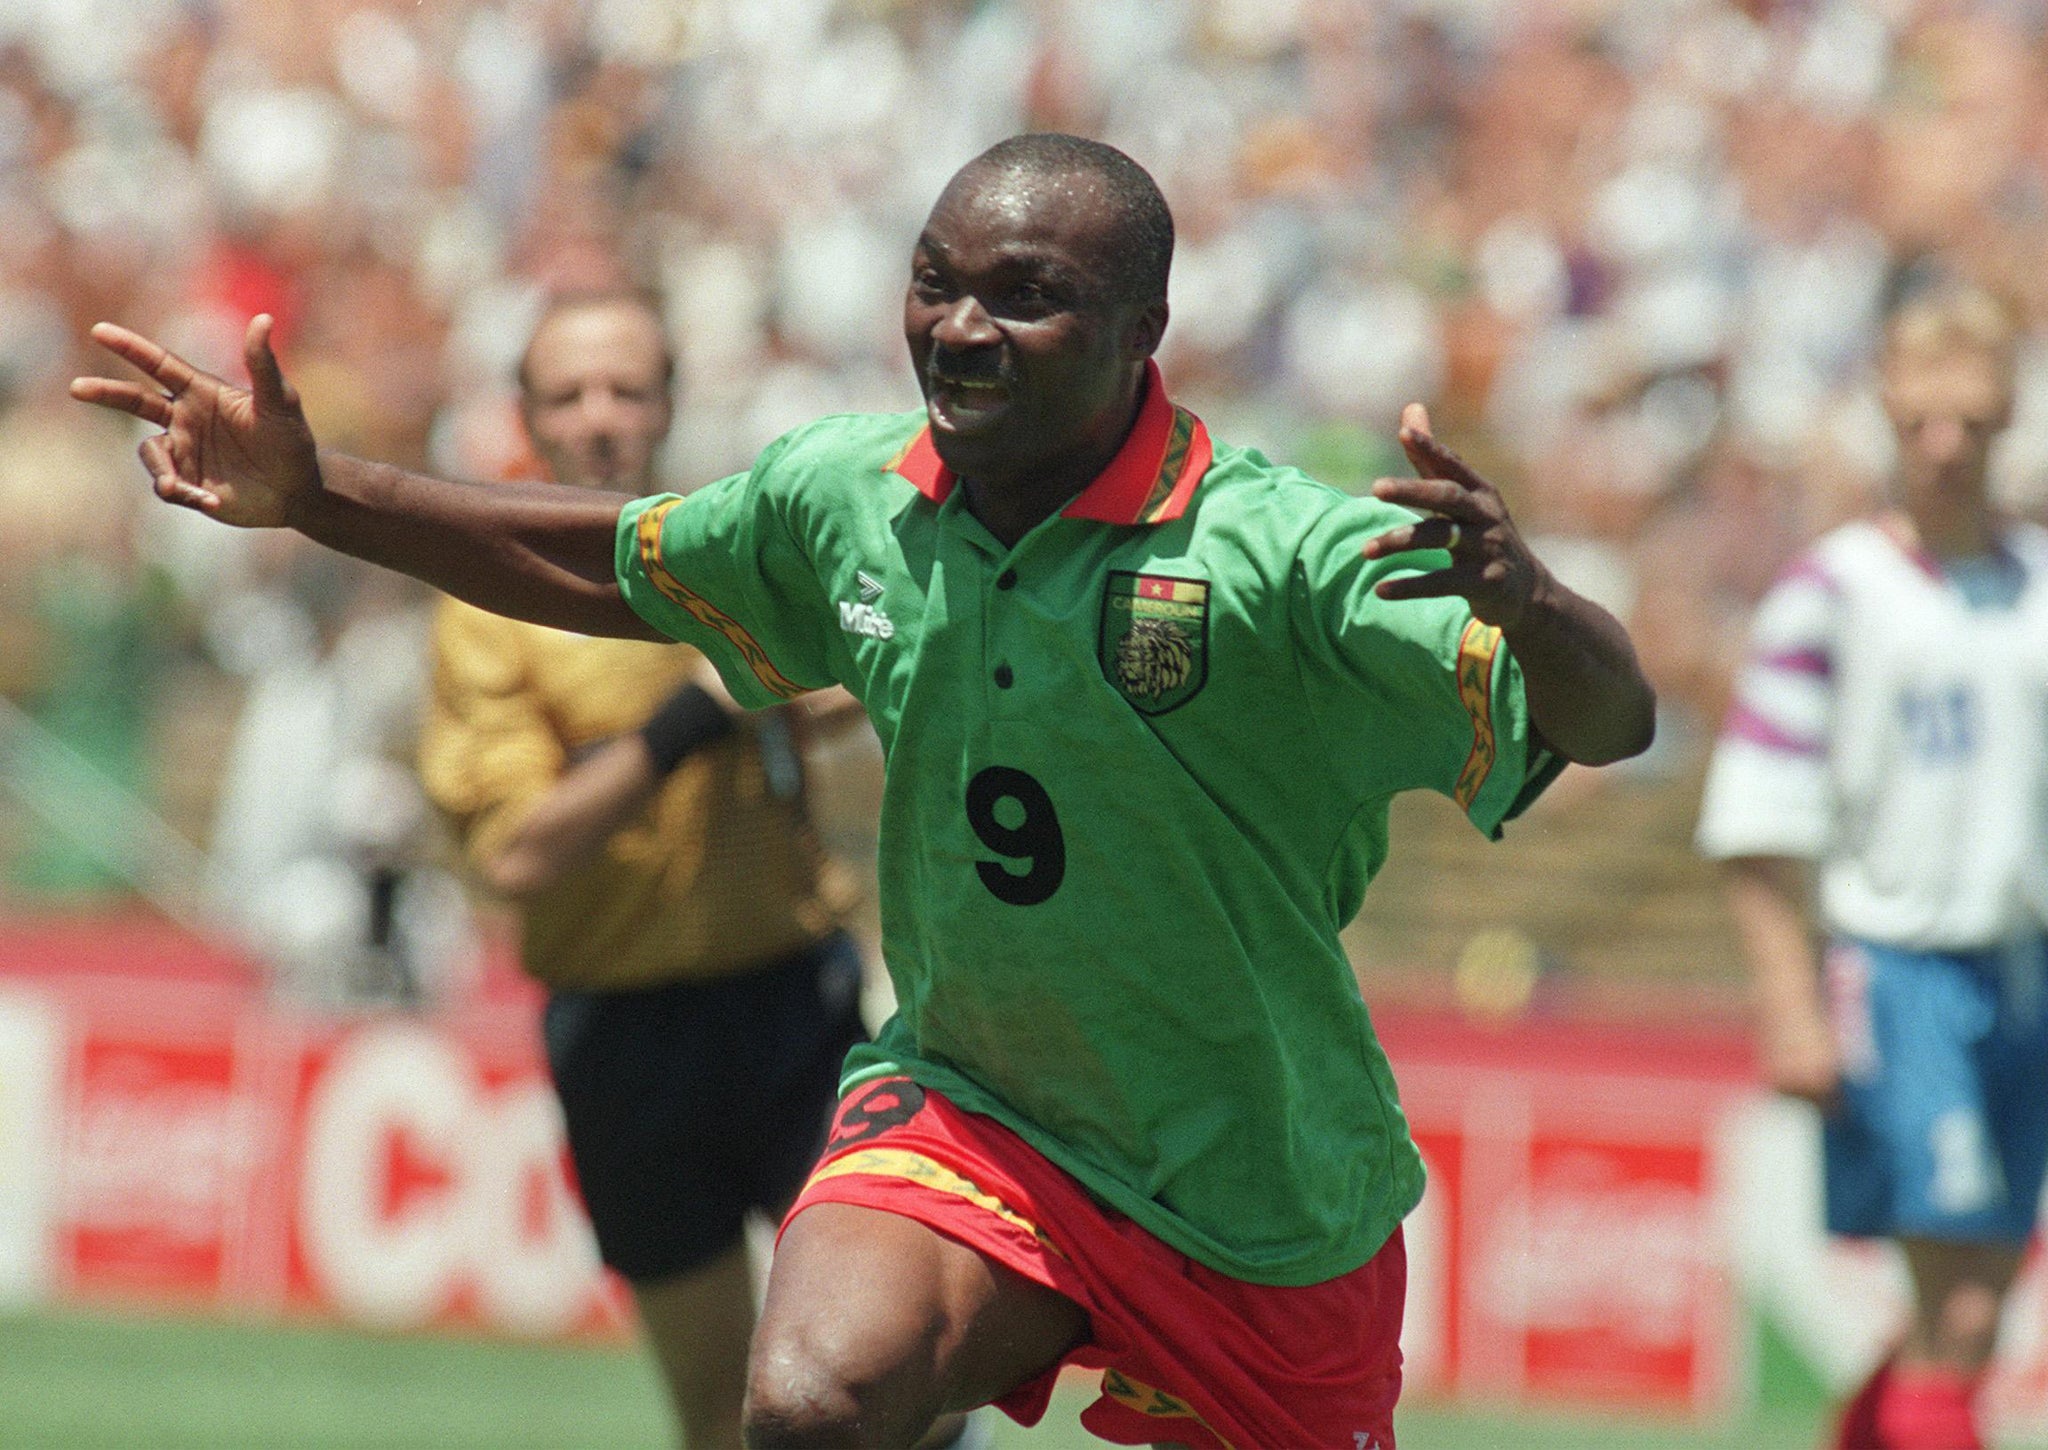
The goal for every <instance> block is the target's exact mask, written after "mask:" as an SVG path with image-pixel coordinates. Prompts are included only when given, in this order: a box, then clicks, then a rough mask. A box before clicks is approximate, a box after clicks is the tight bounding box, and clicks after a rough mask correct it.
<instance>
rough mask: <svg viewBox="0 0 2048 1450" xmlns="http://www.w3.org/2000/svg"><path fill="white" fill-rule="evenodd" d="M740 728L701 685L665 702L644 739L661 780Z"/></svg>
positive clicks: (650, 721)
mask: <svg viewBox="0 0 2048 1450" xmlns="http://www.w3.org/2000/svg"><path fill="white" fill-rule="evenodd" d="M738 728H739V726H738V724H737V723H736V722H735V721H734V720H733V718H732V715H731V713H730V712H729V711H728V710H727V709H726V708H725V706H723V705H721V704H719V703H718V701H717V700H715V699H713V698H712V697H711V695H710V694H709V692H707V691H706V690H704V689H703V688H702V687H701V686H698V685H685V686H683V687H682V688H681V689H680V690H677V691H676V692H675V693H674V694H673V695H670V696H669V697H668V698H667V699H666V700H664V701H662V702H661V705H660V707H659V708H658V709H656V710H655V712H654V714H653V715H652V716H651V717H649V719H648V721H647V723H646V724H645V725H642V726H641V727H640V738H641V739H642V740H644V741H646V742H647V754H648V756H649V757H650V758H651V759H652V760H653V762H654V773H655V775H656V776H657V777H659V776H665V775H667V774H668V773H669V772H671V771H673V770H674V769H675V768H676V767H677V766H678V765H681V764H682V763H683V761H684V759H685V758H686V757H687V756H689V755H691V754H692V753H694V752H696V751H698V750H701V749H703V748H704V747H705V746H707V745H709V744H711V743H712V742H713V741H715V740H723V739H724V738H725V737H726V736H728V735H730V734H732V732H733V731H735V730H737V729H738Z"/></svg>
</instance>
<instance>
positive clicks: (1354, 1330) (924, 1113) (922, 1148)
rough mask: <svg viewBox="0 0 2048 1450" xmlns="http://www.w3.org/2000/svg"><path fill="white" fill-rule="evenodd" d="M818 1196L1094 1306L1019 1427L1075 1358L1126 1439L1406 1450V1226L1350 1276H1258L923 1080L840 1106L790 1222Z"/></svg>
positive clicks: (1120, 1438) (1038, 1384) (1111, 1426)
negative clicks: (1181, 1240) (1185, 1242)
mask: <svg viewBox="0 0 2048 1450" xmlns="http://www.w3.org/2000/svg"><path fill="white" fill-rule="evenodd" d="M814 1203H850V1204H856V1205H859V1206H860V1207H863V1208H874V1209H880V1210H882V1211H883V1212H886V1213H894V1214H900V1215H902V1216H903V1217H905V1218H911V1219H915V1220H917V1221H918V1222H919V1223H922V1224H925V1225H927V1226H928V1227H930V1228H932V1229H935V1230H937V1231H938V1232H940V1233H943V1234H945V1235H946V1236H947V1237H948V1238H951V1239H954V1240H956V1241H957V1242H959V1243H962V1244H965V1245H967V1246H968V1247H969V1248H971V1249H974V1250H976V1251H977V1252H979V1253H981V1254H984V1255H986V1256H987V1257H989V1258H991V1259H994V1260H995V1261H996V1262H998V1263H1000V1264H1003V1265H1005V1266H1007V1267H1008V1268H1010V1269H1012V1270H1014V1271H1016V1272H1017V1273H1019V1274H1022V1275H1024V1277H1026V1278H1028V1279H1031V1280H1034V1281H1035V1282H1037V1283H1040V1284H1043V1285H1045V1286H1046V1287H1047V1288H1049V1289H1052V1290H1054V1291H1056V1292H1058V1293H1061V1294H1064V1295H1066V1297H1068V1298H1069V1299H1072V1300H1073V1301H1074V1302H1075V1303H1077V1304H1079V1305H1080V1306H1081V1307H1082V1308H1083V1309H1084V1310H1086V1311H1087V1314H1088V1319H1089V1324H1090V1327H1091V1330H1092V1335H1091V1337H1090V1339H1089V1340H1088V1342H1086V1343H1084V1344H1082V1345H1080V1346H1078V1347H1077V1348H1075V1349H1074V1350H1072V1351H1071V1352H1069V1353H1068V1355H1067V1356H1066V1358H1065V1360H1064V1361H1062V1363H1061V1364H1058V1365H1053V1366H1051V1367H1049V1368H1048V1369H1047V1370H1046V1371H1045V1373H1043V1374H1041V1375H1039V1376H1038V1377H1037V1378H1036V1379H1033V1380H1031V1381H1029V1382H1027V1383H1025V1384H1022V1385H1019V1386H1018V1387H1017V1388H1016V1389H1014V1390H1012V1391H1011V1392H1010V1393H1009V1394H1007V1395H1005V1396H1003V1398H1001V1399H1000V1400H997V1401H996V1405H997V1407H998V1408H999V1409H1001V1410H1002V1411H1003V1412H1004V1413H1005V1414H1007V1415H1009V1416H1010V1417H1011V1418H1012V1419H1014V1420H1016V1421H1018V1422H1019V1423H1020V1424H1024V1425H1035V1424H1037V1423H1038V1421H1039V1418H1040V1417H1041V1416H1043V1415H1044V1414H1045V1408H1046V1402H1047V1401H1048V1399H1050V1397H1051V1395H1052V1387H1053V1380H1054V1378H1055V1377H1056V1376H1057V1374H1058V1372H1059V1370H1060V1369H1061V1368H1062V1367H1063V1366H1064V1365H1067V1364H1071V1365H1076V1366H1079V1367H1082V1368H1086V1369H1100V1370H1101V1371H1102V1391H1101V1395H1100V1397H1099V1398H1097V1399H1096V1400H1095V1402H1094V1403H1093V1404H1091V1405H1089V1406H1088V1407H1087V1408H1086V1409H1085V1410H1083V1411H1082V1412H1081V1424H1082V1425H1083V1426H1084V1427H1085V1428H1086V1429H1087V1430H1088V1431H1090V1432H1091V1433H1092V1434H1094V1435H1096V1436H1098V1437H1099V1438H1101V1439H1104V1440H1108V1441H1110V1442H1112V1443H1114V1444H1118V1445H1145V1444H1151V1443H1153V1442H1155V1441H1166V1442H1174V1443H1179V1444H1184V1445H1189V1446H1194V1447H1197V1450H1254V1447H1266V1450H1308V1447H1324V1446H1327V1447H1328V1450H1394V1401H1395V1400H1396V1399H1397V1398H1398V1397H1399V1395H1400V1392H1401V1348H1400V1337H1401V1301H1402V1297H1403V1294H1404V1293H1405V1291H1406V1287H1407V1278H1408V1262H1407V1256H1406V1253H1405V1251H1404V1249H1403V1247H1402V1241H1401V1233H1400V1230H1399V1229H1396V1230H1395V1231H1394V1235H1393V1237H1392V1238H1390V1239H1388V1240H1387V1242H1386V1245H1385V1246H1384V1247H1383V1248H1381V1250H1380V1251H1379V1252H1378V1253H1377V1254H1375V1255H1374V1256H1373V1257H1372V1259H1371V1260H1370V1261H1368V1262H1367V1263H1365V1264H1364V1265H1363V1266H1361V1267H1360V1268H1357V1269H1354V1270H1352V1271H1351V1272H1350V1273H1348V1274H1344V1275H1340V1276H1339V1277H1337V1278H1335V1279H1330V1280H1327V1281H1325V1282H1323V1283H1321V1284H1311V1285H1307V1286H1305V1287H1301V1288H1289V1287H1276V1286H1271V1285H1264V1284H1248V1283H1246V1282H1244V1281H1243V1280H1241V1279H1233V1278H1230V1277H1229V1276H1227V1275H1224V1274H1219V1273H1217V1272H1216V1271H1215V1270H1213V1269H1210V1268H1207V1267H1205V1266H1203V1265H1202V1264H1199V1263H1197V1262H1195V1261H1194V1260H1193V1259H1190V1258H1189V1257H1187V1255H1185V1254H1183V1253H1181V1252H1180V1251H1179V1250H1177V1249H1174V1248H1171V1247H1169V1246H1168V1245H1167V1244H1165V1243H1163V1242H1161V1241H1160V1240H1159V1239H1157V1238H1155V1237H1153V1236H1152V1235H1151V1234H1150V1233H1147V1232H1146V1231H1145V1230H1144V1229H1142V1228H1140V1227H1138V1225H1136V1224H1135V1223H1133V1222H1131V1220H1130V1219H1128V1218H1126V1217H1124V1216H1123V1215H1122V1214H1120V1213H1118V1212H1116V1211H1115V1210H1114V1209H1109V1208H1104V1207H1103V1206H1102V1205H1101V1204H1099V1203H1097V1202H1096V1201H1095V1200H1094V1199H1092V1198H1090V1197H1089V1196H1088V1194H1087V1193H1086V1192H1084V1191H1083V1190H1082V1188H1081V1187H1080V1185H1079V1184H1077V1183H1076V1182H1074V1180H1073V1179H1071V1178H1069V1177H1068V1176H1067V1175H1066V1174H1065V1173H1063V1172H1061V1171H1060V1170H1059V1169H1058V1168H1055V1167H1054V1166H1053V1165H1052V1164H1051V1163H1049V1162H1047V1161H1046V1160H1045V1158H1043V1157H1042V1156H1040V1154H1039V1153H1038V1152H1037V1151H1036V1150H1035V1149H1033V1148H1032V1147H1031V1146H1030V1145H1029V1144H1027V1143H1025V1142H1024V1140H1023V1139H1021V1138H1019V1137H1018V1136H1017V1135H1016V1134H1015V1133H1012V1132H1011V1131H1010V1130H1009V1129H1008V1128H1005V1127H1004V1126H1003V1125H1002V1124H1000V1123H998V1122H996V1121H995V1120H994V1119H992V1118H986V1117H982V1116H980V1115H979V1114H975V1113H968V1112H963V1111H962V1110H961V1109H959V1108H956V1107H954V1106H953V1105H952V1104H951V1103H950V1102H948V1101H946V1099H945V1098H944V1097H942V1096H940V1095H939V1094H938V1093H935V1092H931V1091H928V1090H926V1089H923V1088H920V1087H918V1086H917V1085H916V1084H915V1083H913V1082H911V1081H910V1080H909V1079H908V1078H885V1079H882V1080H880V1081H876V1082H867V1083H862V1084H861V1085H860V1086H859V1087H857V1088H855V1089H854V1090H853V1091H852V1092H851V1093H849V1094H848V1095H847V1097H846V1099H845V1101H843V1102H842V1103H841V1104H840V1106H839V1113H838V1116H837V1118H836V1119H835V1120H834V1122H833V1126H832V1136H831V1138H830V1140H829V1141H828V1142H827V1144H826V1147H825V1155H824V1157H823V1158H821V1159H820V1160H819V1163H818V1166H817V1168H815V1169H814V1170H813V1171H812V1173H811V1177H810V1181H809V1182H808V1183H806V1184H805V1185H804V1189H803V1192H802V1193H801V1194H799V1195H798V1197H797V1200H796V1203H795V1204H794V1205H793V1206H792V1207H791V1208H790V1210H789V1218H794V1217H796V1215H798V1214H800V1213H802V1212H803V1211H804V1210H805V1209H806V1208H808V1207H810V1206H811V1205H812V1204H814ZM789 1218H785V1219H784V1220H783V1222H784V1224H785V1225H786V1224H787V1223H788V1221H789Z"/></svg>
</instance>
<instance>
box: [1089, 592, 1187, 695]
mask: <svg viewBox="0 0 2048 1450" xmlns="http://www.w3.org/2000/svg"><path fill="white" fill-rule="evenodd" d="M1099 653H1100V655H1101V659H1102V673H1103V675H1104V676H1105V677H1106V678H1107V679H1108V680H1109V682H1110V683H1111V684H1112V685H1115V686H1116V688H1117V691H1118V693H1119V694H1121V695H1122V696H1123V697H1124V698H1125V699H1126V700H1128V701H1130V702H1131V704H1132V705H1133V706H1134V707H1136V708H1137V709H1138V710H1139V711H1141V712H1142V713H1144V714H1147V715H1164V714H1165V713H1166V712H1167V711H1168V710H1174V709H1178V708H1179V707H1180V706H1182V705H1185V704H1186V703H1187V702H1188V701H1189V700H1192V699H1193V698H1194V697H1195V695H1196V693H1197V692H1198V691H1200V689H1201V688H1202V686H1203V685H1204V684H1206V683H1207V682H1208V679H1209V585H1208V583H1207V582H1206V581H1205V580H1201V579H1176V578H1173V577H1171V576H1170V575H1165V574H1130V573H1125V572H1124V571H1122V570H1117V571H1116V572H1114V573H1112V574H1111V575H1110V576H1109V585H1108V587H1107V588H1106V589H1105V590H1104V591H1103V595H1102V636H1101V640H1100V644H1099Z"/></svg>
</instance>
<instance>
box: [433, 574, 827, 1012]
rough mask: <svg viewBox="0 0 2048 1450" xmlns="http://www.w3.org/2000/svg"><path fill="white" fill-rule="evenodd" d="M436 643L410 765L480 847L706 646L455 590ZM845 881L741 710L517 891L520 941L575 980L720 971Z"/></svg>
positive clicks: (777, 948) (793, 925) (648, 707)
mask: <svg viewBox="0 0 2048 1450" xmlns="http://www.w3.org/2000/svg"><path fill="white" fill-rule="evenodd" d="M433 656H434V661H433V663H434V687H433V694H432V699H431V703H430V707H429V711H428V718H427V725H426V729H425V732H424V734H423V736H422V738H421V742H420V775H421V779H422V780H423V781H424V782H425V785H426V790H427V793H428V795H430V796H431V797H432V798H433V799H434V801H435V803H436V804H437V805H439V806H440V808H441V809H442V810H443V811H444V812H445V813H446V814H447V815H448V816H449V818H450V819H451V820H452V821H453V822H454V823H455V826H456V828H457V830H458V831H459V833H460V834H461V837H462V842H463V847H464V850H465V851H466V853H467V855H468V857H469V859H470V860H471V862H472V863H475V862H479V861H482V860H485V859H488V858H489V857H490V856H491V855H493V854H494V853H495V852H497V851H498V850H499V849H501V848H502V847H503V846H504V845H505V844H506V843H507V842H508V841H509V840H510V839H511V837H512V835H513V833H514V832H515V831H516V830H517V829H518V827H519V825H520V822H521V821H522V819H523V818H524V816H525V814H526V812H527V811H528V810H529V809H531V807H532V805H533V803H534V802H535V801H536V800H538V799H539V798H540V797H541V796H542V795H543V794H544V793H546V791H547V790H548V789H549V788H550V787H551V786H552V785H553V784H554V783H555V780H556V779H557V777H559V776H560V775H561V773H562V772H563V771H564V770H565V769H566V768H567V767H568V766H569V765H570V764H572V763H573V762H574V761H575V760H576V759H578V758H580V757H581V756H582V755H583V754H584V753H585V752H586V751H587V750H588V749H589V748H591V747H593V746H595V745H597V744H599V743H601V742H603V741H605V740H607V739H610V738H611V737H613V736H615V735H621V734H624V733H625V732H626V731H628V730H634V729H637V728H639V726H640V725H641V724H642V723H643V722H645V720H646V719H647V717H648V716H649V715H651V714H652V713H653V712H654V709H655V707H656V706H657V705H659V704H660V703H661V702H662V701H663V700H664V699H666V698H667V697H668V696H669V694H670V693H671V692H672V691H674V690H675V689H676V688H677V687H678V686H679V685H680V684H682V682H683V681H684V679H685V678H687V677H688V675H689V674H690V673H691V671H692V669H693V668H695V667H696V666H697V664H698V662H699V659H700V656H699V655H698V654H697V653H696V651H694V650H693V649H691V648H690V647H689V646H687V645H662V644H649V643H642V642H640V641H638V640H617V639H594V638H591V637H589V636H586V635H579V634H570V633H568V632H566V631H563V630H557V629H549V628H546V627H544V626H541V625H533V624H524V623H520V622H519V621H516V620H510V619H503V618H500V617H499V616H497V615H494V614H487V613H485V612H483V611H482V610H479V609H474V608H472V607H470V606H469V605H466V604H462V603H459V602H457V601H456V600H453V599H449V600H444V601H442V603H441V604H440V606H439V607H438V611H437V613H436V615H435V619H434V638H433ZM786 788H787V787H786V786H785V789H786ZM846 895H847V893H846V891H845V890H844V888H843V887H842V886H840V885H839V883H837V882H836V880H835V879H833V877H832V876H831V873H830V871H829V868H828V866H827V864H826V862H825V859H824V856H823V853H822V851H821V850H820V848H819V845H818V841H817V838H816V835H815V834H814V832H813V831H812V829H811V825H810V821H809V819H808V816H807V814H806V811H805V808H804V802H803V799H802V795H801V792H797V793H795V794H793V795H789V796H785V795H779V794H778V793H777V791H776V789H775V788H774V784H773V783H772V782H771V779H770V773H769V771H768V769H767V768H766V767H765V765H764V759H763V753H762V736H761V732H760V730H759V728H758V726H757V725H756V724H755V723H754V722H752V721H748V722H743V725H742V728H741V729H740V730H738V731H737V732H735V733H734V734H732V735H729V736H727V737H726V738H725V739H724V740H722V741H719V742H718V743H717V744H715V745H712V746H709V747H707V748H706V749H704V750H701V751H699V752H697V753H695V754H693V755H691V756H690V757H688V758H687V759H685V760H684V761H683V763H682V764H681V765H680V766H679V767H677V769H676V771H675V773H674V774H673V775H672V776H670V777H669V779H668V780H667V781H666V782H665V783H664V784H663V786H662V789H661V792H660V794H659V795H658V796H657V797H656V798H655V800H654V801H653V802H652V804H651V805H650V806H649V808H648V809H647V811H646V812H644V813H643V815H642V816H641V817H640V818H639V819H637V820H634V821H633V822H631V823H629V824H628V825H626V826H625V827H623V828H621V829H620V830H618V831H617V832H615V833H614V834H613V835H612V837H611V839H610V840H609V841H607V842H606V843H605V845H604V847H603V849H602V850H601V851H599V852H598V853H596V854H595V855H593V857H592V858H591V860H590V861H589V862H588V863H587V864H585V865H582V866H579V867H577V868H575V869H573V870H571V871H570V872H569V874H568V875H566V876H564V877H563V878H562V879H561V880H560V881H558V882H556V883H555V884H554V885H553V886H551V887H549V888H548V889H546V890H544V891H542V892H540V893H538V894H537V895H535V896H534V897H532V898H530V899H529V900H528V901H526V902H525V903H524V904H523V910H522V917H523V927H524V942H523V953H522V954H523V957H524V960H525V964H526V968H527V970H528V971H530V972H531V973H532V974H533V975H534V976H535V977H537V978H539V979H540V980H541V981H543V982H545V983H547V984H548V985H549V986H552V987H564V988H571V989H576V990H586V991H588V990H599V991H609V990H619V989H625V988H632V987H644V986H652V985H655V984H657V983H662V982H672V981H679V980H685V979H691V980H700V979H707V978H712V977H721V976H728V975H732V974H734V973H737V972H742V971H745V970H747V969H749V968H752V967H756V966H761V965H764V964H766V963H768V962H770V961H773V960H776V959H778V958H780V957H784V956H787V955H788V954H789V953H791V952H793V951H796V950H798V949H799V948H801V947H803V946H806V945H808V944H809V943H811V942H814V941H816V940H818V939H819V938H821V937H823V936H825V935H826V934H828V933H829V932H831V931H832V930H833V929H834V928H835V927H836V926H837V925H838V924H839V921H840V918H841V916H842V915H843V912H844V910H845V907H846V905H847V901H846Z"/></svg>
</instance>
